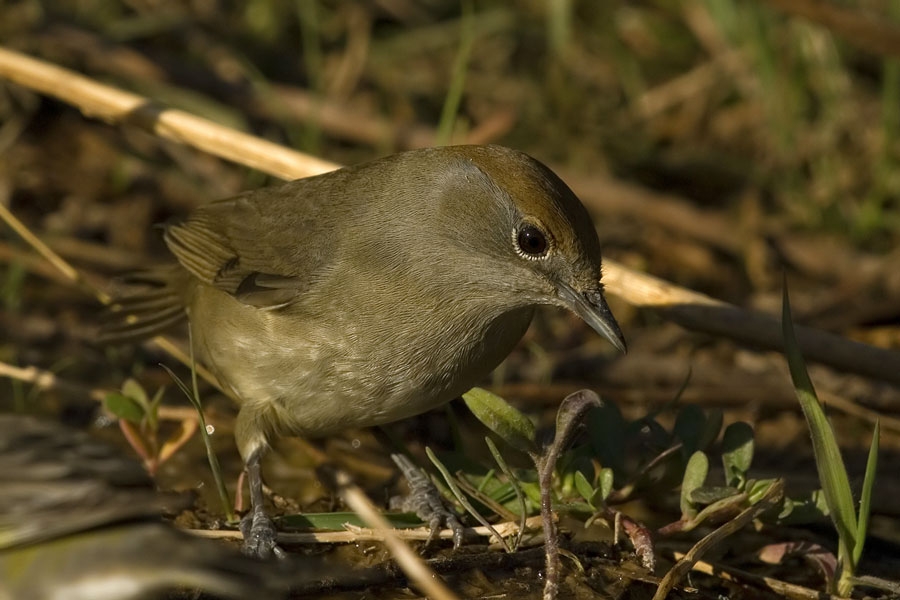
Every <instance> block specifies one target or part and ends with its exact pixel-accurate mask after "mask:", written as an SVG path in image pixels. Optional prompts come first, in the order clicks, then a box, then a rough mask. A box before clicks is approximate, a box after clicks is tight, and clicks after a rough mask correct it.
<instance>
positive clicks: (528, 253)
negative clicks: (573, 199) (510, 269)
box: [516, 223, 550, 258]
mask: <svg viewBox="0 0 900 600" xmlns="http://www.w3.org/2000/svg"><path fill="white" fill-rule="evenodd" d="M516 244H517V245H518V247H519V251H520V252H521V253H522V254H523V255H524V256H525V257H526V258H540V257H541V256H543V255H544V254H546V253H547V248H548V247H549V246H550V244H549V243H548V242H547V236H546V235H544V232H543V231H541V230H540V229H539V228H538V227H537V226H536V225H532V224H530V223H527V224H525V225H523V226H522V227H521V228H520V229H519V232H518V233H517V234H516Z"/></svg>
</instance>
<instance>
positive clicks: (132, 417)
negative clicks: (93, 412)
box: [103, 392, 145, 425]
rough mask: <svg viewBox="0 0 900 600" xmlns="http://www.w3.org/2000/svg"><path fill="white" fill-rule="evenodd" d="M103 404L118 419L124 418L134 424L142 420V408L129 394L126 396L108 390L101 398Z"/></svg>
mask: <svg viewBox="0 0 900 600" xmlns="http://www.w3.org/2000/svg"><path fill="white" fill-rule="evenodd" d="M103 405H104V406H105V407H106V410H108V411H109V412H111V413H112V414H114V415H115V416H116V417H118V418H119V419H124V420H126V421H128V422H130V423H134V424H136V425H139V424H140V423H141V421H143V420H144V414H145V413H144V408H143V407H142V406H141V405H140V404H138V403H137V402H136V401H135V400H134V399H133V398H132V397H131V396H126V395H124V394H120V393H119V392H110V393H108V394H107V395H106V397H105V398H104V399H103Z"/></svg>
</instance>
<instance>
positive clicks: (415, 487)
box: [391, 454, 465, 550]
mask: <svg viewBox="0 0 900 600" xmlns="http://www.w3.org/2000/svg"><path fill="white" fill-rule="evenodd" d="M391 458H392V459H393V460H394V463H395V464H396V465H397V468H399V469H400V472H401V473H403V476H404V477H405V478H406V481H407V482H408V484H409V495H408V496H403V497H400V498H392V499H391V507H392V508H396V509H399V510H403V511H407V512H414V513H416V515H418V517H419V518H420V519H422V520H423V521H424V522H426V523H428V527H429V529H430V531H429V534H428V540H427V541H426V542H425V546H426V547H427V546H429V545H430V544H431V543H432V542H433V541H434V539H435V538H436V537H437V535H438V533H440V531H441V525H446V526H447V528H448V529H450V530H451V531H452V532H453V549H454V550H456V549H458V548H459V547H460V546H461V545H462V541H463V534H464V531H465V530H464V529H463V526H462V524H461V523H460V522H459V519H457V517H456V514H454V513H453V512H452V511H451V510H450V509H448V508H447V506H446V505H445V504H444V500H443V498H442V497H441V494H440V492H438V490H437V488H436V487H435V486H434V484H433V483H432V482H431V479H429V478H428V476H427V475H425V473H423V472H422V470H421V469H419V468H418V467H417V466H416V465H415V464H413V462H412V461H411V460H410V459H409V457H407V456H405V455H403V454H392V455H391Z"/></svg>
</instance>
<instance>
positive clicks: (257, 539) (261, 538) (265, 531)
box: [241, 510, 287, 559]
mask: <svg viewBox="0 0 900 600" xmlns="http://www.w3.org/2000/svg"><path fill="white" fill-rule="evenodd" d="M241 533H242V534H243V536H244V544H243V546H241V552H242V553H243V554H245V555H246V556H252V557H254V558H260V559H267V558H269V557H270V556H274V557H276V558H279V559H283V558H286V557H287V554H286V553H285V551H284V550H282V549H281V547H280V546H278V544H277V543H276V537H277V532H276V531H275V523H274V522H272V519H271V518H270V517H269V516H268V515H267V514H266V513H264V512H262V511H257V510H252V511H250V512H249V513H248V514H247V515H246V516H245V517H244V518H243V519H241Z"/></svg>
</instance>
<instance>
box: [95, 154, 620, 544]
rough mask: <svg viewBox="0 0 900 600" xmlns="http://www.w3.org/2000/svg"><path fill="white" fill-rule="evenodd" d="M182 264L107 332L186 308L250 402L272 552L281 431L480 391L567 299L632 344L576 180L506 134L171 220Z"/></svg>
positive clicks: (407, 412) (249, 451)
mask: <svg viewBox="0 0 900 600" xmlns="http://www.w3.org/2000/svg"><path fill="white" fill-rule="evenodd" d="M165 241H166V244H167V245H168V247H169V249H170V250H171V251H172V253H173V254H174V255H175V257H176V258H177V259H178V265H177V266H175V267H173V268H172V269H171V270H168V271H166V272H165V273H163V274H162V275H161V276H157V277H149V278H145V279H149V280H151V282H152V283H155V284H156V285H157V289H156V290H155V291H153V292H152V293H148V294H146V295H144V296H140V297H137V298H133V299H130V300H126V301H123V303H122V304H121V306H120V308H121V309H122V311H123V312H125V313H129V314H131V315H132V317H131V318H130V319H129V320H128V321H127V322H125V323H123V324H120V325H119V326H114V325H113V326H111V327H110V328H109V329H108V331H107V332H106V335H105V336H104V337H106V339H116V338H123V337H134V336H137V335H149V334H151V333H156V332H158V331H160V330H162V329H163V328H165V327H167V326H169V325H171V324H173V323H175V322H177V321H178V320H180V319H181V318H182V317H183V316H184V315H185V314H186V315H187V316H188V317H189V319H190V322H191V328H192V333H193V336H194V342H195V344H196V348H197V349H198V351H199V353H200V356H201V357H202V359H203V361H204V362H205V363H206V364H207V365H208V366H209V367H210V368H211V369H212V370H213V372H214V373H215V374H216V376H217V377H218V378H219V379H220V380H221V381H222V383H224V384H225V385H226V386H228V387H229V388H230V389H231V390H232V391H233V392H234V394H235V395H236V396H237V397H238V398H240V400H241V403H242V404H241V409H240V413H239V415H238V419H237V424H236V437H237V444H238V448H239V450H240V453H241V456H242V457H243V459H244V461H245V463H246V466H247V471H248V476H249V484H250V495H251V503H252V511H251V515H250V516H249V519H250V522H249V523H248V524H249V525H251V526H250V527H249V530H245V550H246V551H248V552H250V553H252V554H257V555H267V554H269V553H271V552H272V551H273V550H274V549H275V548H276V547H275V543H274V540H275V529H274V526H273V524H272V521H271V519H270V518H269V517H268V516H267V515H266V514H265V512H264V511H263V508H262V499H263V496H262V480H261V476H260V458H261V456H262V454H263V453H264V451H265V449H266V448H267V446H268V443H269V440H270V439H271V438H272V437H273V436H280V435H301V436H308V437H319V436H325V435H328V434H331V433H334V432H337V431H340V430H343V429H346V428H348V427H358V426H372V425H379V424H383V423H388V422H391V421H396V420H398V419H402V418H404V417H409V416H411V415H415V414H418V413H421V412H424V411H426V410H428V409H431V408H433V407H435V406H439V405H441V404H443V403H445V402H448V401H450V400H452V399H453V398H455V397H457V396H459V395H460V394H461V393H463V392H465V391H466V390H467V389H469V388H470V387H471V386H473V385H474V384H475V383H477V382H478V381H479V380H480V379H482V378H483V377H484V376H485V375H486V374H487V373H488V372H490V371H491V370H492V369H493V368H494V367H496V366H497V364H499V363H500V361H502V360H503V359H504V358H505V357H506V356H507V355H508V354H509V352H510V351H511V350H512V348H513V346H514V345H515V344H516V343H517V342H518V341H519V339H521V337H522V335H523V334H524V333H525V330H526V328H527V327H528V325H529V323H530V322H531V318H532V315H533V313H534V309H535V307H536V306H537V305H541V304H550V305H556V306H561V307H565V308H568V309H571V310H573V311H574V312H575V313H577V314H578V315H580V316H581V317H582V318H583V319H584V320H585V321H586V322H587V323H588V324H589V325H591V327H593V328H594V329H596V330H597V331H598V332H599V333H601V334H602V335H604V336H605V337H606V338H607V339H608V340H609V341H610V342H612V344H613V345H614V346H616V347H617V348H619V349H620V350H623V351H624V349H625V342H624V339H623V336H622V333H621V331H620V330H619V326H618V325H617V323H616V321H615V319H614V318H613V315H612V313H611V312H610V310H609V308H608V306H607V304H606V301H605V299H604V297H603V286H602V284H601V283H600V243H599V241H598V239H597V234H596V231H595V229H594V225H593V223H592V222H591V219H590V216H589V215H588V213H587V211H586V210H585V208H584V206H583V205H582V204H581V202H579V200H578V198H576V196H575V194H573V193H572V191H571V190H570V189H569V188H568V187H567V186H566V185H565V183H563V182H562V181H561V180H560V179H559V177H557V176H556V175H555V174H554V173H553V172H552V171H550V170H549V169H548V168H547V167H545V166H544V165H542V164H541V163H539V162H538V161H536V160H535V159H533V158H531V157H529V156H527V155H525V154H522V153H521V152H516V151H514V150H510V149H508V148H503V147H500V146H450V147H442V148H430V149H424V150H414V151H410V152H404V153H401V154H396V155H393V156H388V157H386V158H382V159H379V160H375V161H372V162H369V163H365V164H361V165H357V166H353V167H349V168H345V169H341V170H338V171H334V172H331V173H327V174H325V175H320V176H318V177H311V178H308V179H300V180H297V181H292V182H289V183H285V184H282V185H278V186H274V187H269V188H265V189H261V190H255V191H251V192H247V193H244V194H241V195H239V196H236V197H235V198H231V199H228V200H222V201H218V202H213V203H211V204H208V205H205V206H202V207H200V208H198V209H197V210H196V211H194V213H193V214H192V215H190V216H189V217H188V219H187V220H186V221H185V222H183V223H181V224H178V225H173V226H170V227H168V228H167V229H166V232H165Z"/></svg>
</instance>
